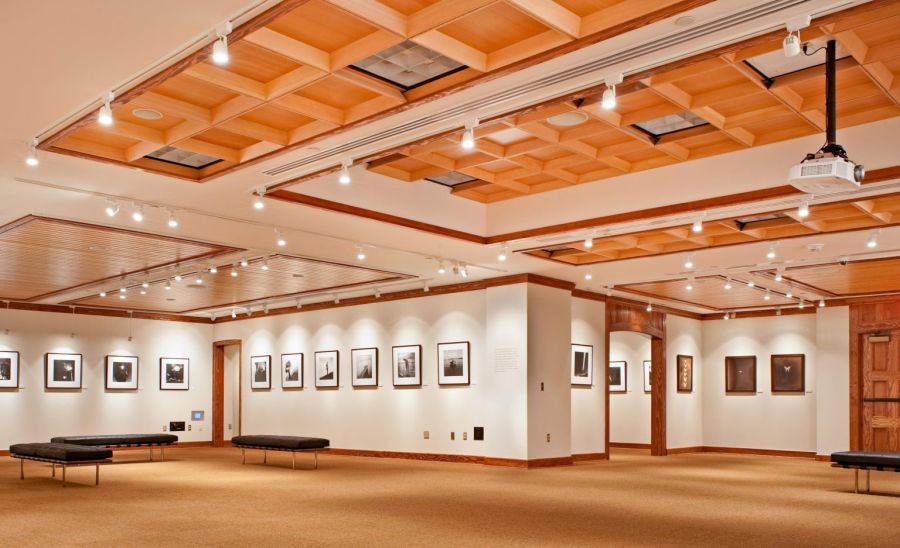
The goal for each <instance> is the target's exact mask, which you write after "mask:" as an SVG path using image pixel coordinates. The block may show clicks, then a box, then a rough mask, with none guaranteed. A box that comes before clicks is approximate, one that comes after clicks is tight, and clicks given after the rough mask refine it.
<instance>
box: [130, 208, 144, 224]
mask: <svg viewBox="0 0 900 548" xmlns="http://www.w3.org/2000/svg"><path fill="white" fill-rule="evenodd" d="M131 219H132V220H133V221H134V222H136V223H141V222H143V221H144V206H143V205H136V206H134V211H132V212H131Z"/></svg>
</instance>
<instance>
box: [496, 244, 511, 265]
mask: <svg viewBox="0 0 900 548" xmlns="http://www.w3.org/2000/svg"><path fill="white" fill-rule="evenodd" d="M507 251H509V244H506V243H504V244H503V245H501V246H500V252H499V253H497V260H498V261H501V262H503V261H505V260H506V253H507Z"/></svg>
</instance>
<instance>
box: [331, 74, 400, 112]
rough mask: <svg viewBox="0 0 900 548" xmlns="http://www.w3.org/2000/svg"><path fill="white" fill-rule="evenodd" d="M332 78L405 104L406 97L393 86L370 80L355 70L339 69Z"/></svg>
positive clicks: (373, 79)
mask: <svg viewBox="0 0 900 548" xmlns="http://www.w3.org/2000/svg"><path fill="white" fill-rule="evenodd" d="M334 76H335V77H337V78H340V79H341V80H344V81H345V82H349V83H351V84H353V85H354V86H358V87H361V88H363V89H367V90H369V91H372V92H374V93H377V94H378V95H382V96H384V97H389V98H391V99H393V100H394V101H395V102H397V103H398V104H401V103H405V102H406V97H404V95H403V93H402V92H401V91H400V90H399V89H397V88H396V87H395V86H392V85H390V84H388V83H386V82H384V81H382V80H378V79H376V78H372V77H371V76H368V75H366V74H361V73H359V72H357V71H355V70H349V69H341V70H338V71H335V73H334Z"/></svg>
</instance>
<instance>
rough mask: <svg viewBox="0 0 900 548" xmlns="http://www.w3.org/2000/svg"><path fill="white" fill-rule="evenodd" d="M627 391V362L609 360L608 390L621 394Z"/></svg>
mask: <svg viewBox="0 0 900 548" xmlns="http://www.w3.org/2000/svg"><path fill="white" fill-rule="evenodd" d="M627 391H628V362H609V392H610V393H611V394H616V393H619V394H622V393H625V392H627Z"/></svg>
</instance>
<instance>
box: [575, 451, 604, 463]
mask: <svg viewBox="0 0 900 548" xmlns="http://www.w3.org/2000/svg"><path fill="white" fill-rule="evenodd" d="M572 460H573V461H575V462H583V461H591V460H609V453H574V454H573V455H572Z"/></svg>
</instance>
